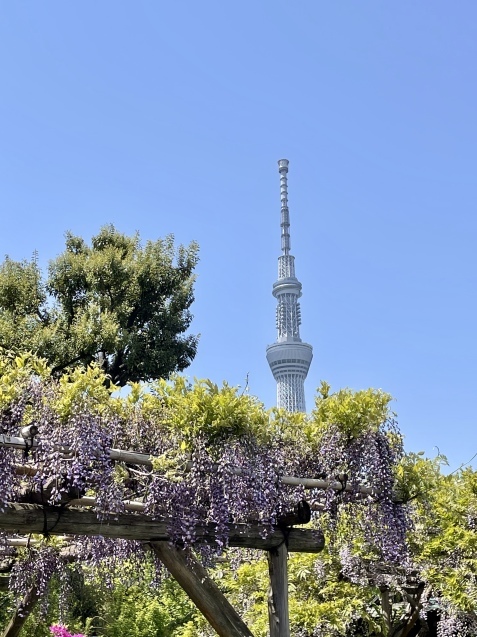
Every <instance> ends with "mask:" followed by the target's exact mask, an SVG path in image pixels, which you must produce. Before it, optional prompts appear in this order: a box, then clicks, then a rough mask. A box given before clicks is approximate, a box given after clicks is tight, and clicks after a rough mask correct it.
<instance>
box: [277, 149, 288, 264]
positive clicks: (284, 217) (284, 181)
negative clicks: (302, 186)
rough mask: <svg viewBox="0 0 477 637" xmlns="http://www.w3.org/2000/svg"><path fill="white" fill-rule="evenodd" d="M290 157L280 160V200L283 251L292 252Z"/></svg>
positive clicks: (285, 252)
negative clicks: (289, 206)
mask: <svg viewBox="0 0 477 637" xmlns="http://www.w3.org/2000/svg"><path fill="white" fill-rule="evenodd" d="M288 163H289V162H288V159H279V160H278V172H279V173H280V201H281V223H280V226H281V229H282V252H283V254H290V213H289V211H288V178H287V175H288Z"/></svg>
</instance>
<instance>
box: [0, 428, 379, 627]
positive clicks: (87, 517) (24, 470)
mask: <svg viewBox="0 0 477 637" xmlns="http://www.w3.org/2000/svg"><path fill="white" fill-rule="evenodd" d="M0 446H7V447H11V448H14V449H25V441H24V440H23V438H19V437H15V436H6V435H3V434H2V435H0ZM61 451H62V452H64V453H65V455H68V454H69V453H70V452H69V450H68V449H67V448H66V447H65V448H62V449H61ZM110 457H111V459H112V460H115V461H122V462H127V463H130V464H136V465H143V466H148V467H151V466H152V463H151V458H150V456H148V455H146V454H139V453H133V452H129V451H122V450H118V449H112V450H111V451H110ZM16 470H17V473H18V474H23V475H32V474H34V473H35V472H36V470H35V469H34V467H31V466H28V465H20V466H17V467H16ZM237 472H239V470H237ZM281 482H282V483H283V484H286V485H291V486H300V485H301V486H303V487H304V488H305V489H327V488H332V489H335V490H337V491H338V490H343V488H344V489H346V490H351V487H350V486H349V485H343V484H342V483H341V482H338V481H336V482H334V481H328V480H321V479H314V478H300V477H295V476H282V478H281ZM360 491H361V493H363V495H369V494H371V493H372V490H371V489H369V488H362V489H360ZM65 504H66V506H65ZM65 504H63V505H62V506H61V507H53V506H46V505H42V504H39V503H37V504H32V503H11V504H9V505H7V507H6V508H5V510H4V511H3V512H2V513H0V529H3V530H5V531H7V532H11V533H17V534H23V535H25V534H27V533H45V532H48V533H49V534H52V535H70V534H74V535H87V536H88V535H89V536H94V535H102V536H103V537H109V538H118V539H119V538H121V539H127V540H138V541H141V542H144V543H146V544H147V545H148V546H150V548H151V550H152V551H154V553H155V554H156V555H157V556H158V558H159V559H160V560H161V562H162V563H163V564H164V565H165V566H166V568H167V569H168V570H169V572H170V573H171V575H172V576H173V577H174V578H175V579H176V580H177V581H178V583H179V584H180V585H181V586H182V588H183V589H184V590H185V592H186V593H187V594H188V596H189V597H190V598H191V599H192V601H193V602H194V603H195V604H196V606H197V607H198V608H199V610H200V611H201V612H202V613H203V614H204V616H205V617H206V619H207V620H208V621H209V623H210V624H211V626H212V627H213V628H214V630H215V631H216V632H217V634H218V635H219V636H220V637H253V635H252V633H251V632H250V630H249V629H248V628H247V626H246V625H245V624H244V622H243V620H242V619H241V618H240V616H239V615H238V613H237V612H236V611H235V610H234V609H233V607H232V606H231V605H230V603H229V602H228V601H227V599H226V598H225V596H224V595H223V594H222V592H221V591H220V590H219V589H218V587H217V586H216V584H215V583H214V582H213V581H212V580H211V579H210V578H209V577H208V575H207V572H206V571H205V569H203V567H202V566H201V565H200V564H199V562H197V560H195V559H194V558H193V556H192V555H191V553H190V552H189V551H183V550H181V549H179V548H176V547H173V546H172V545H171V544H170V541H169V540H170V538H169V534H168V528H169V522H168V520H167V519H166V518H165V519H163V520H160V521H158V520H154V519H152V518H150V517H148V516H146V515H144V514H143V513H142V511H143V510H144V504H143V503H141V502H126V503H125V508H126V509H127V510H129V511H136V512H141V514H140V515H138V514H134V513H123V514H119V515H117V516H115V517H114V519H109V520H107V521H99V520H98V518H97V516H96V514H95V513H94V512H93V511H91V510H87V507H91V506H93V505H94V504H95V501H94V499H93V498H81V499H78V500H71V501H70V502H68V503H65ZM292 517H293V516H292ZM291 519H292V518H291ZM290 524H292V523H291V522H290V520H288V521H287V526H286V527H284V526H276V527H274V528H273V529H271V531H269V532H268V533H267V534H266V535H265V537H264V527H263V524H259V523H249V524H231V525H229V546H232V547H242V548H255V549H260V550H263V551H266V552H267V556H268V565H269V574H270V592H269V600H268V608H269V620H270V637H290V627H289V618H288V573H287V559H288V552H289V551H294V552H307V553H317V552H319V551H321V550H322V549H323V546H324V538H323V535H322V533H321V532H320V531H317V530H313V529H303V528H295V527H292V526H290ZM196 535H197V540H198V541H202V542H214V540H215V531H214V527H213V526H212V525H209V526H204V527H201V528H197V529H196ZM27 597H28V599H27ZM35 599H36V598H35V591H33V590H32V591H28V593H27V596H26V598H25V600H23V603H22V605H21V611H22V612H21V613H19V612H18V611H17V613H16V614H15V615H14V617H13V618H12V620H11V622H10V624H9V626H7V628H6V630H5V631H4V633H3V637H17V635H18V634H19V632H20V630H21V626H22V625H23V621H24V620H25V616H26V615H27V613H28V609H29V607H31V606H32V605H33V604H34V602H35Z"/></svg>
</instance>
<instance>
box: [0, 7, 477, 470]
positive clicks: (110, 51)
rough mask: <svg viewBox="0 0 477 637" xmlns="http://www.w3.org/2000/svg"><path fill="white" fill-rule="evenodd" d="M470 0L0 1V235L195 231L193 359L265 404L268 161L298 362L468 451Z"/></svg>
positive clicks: (476, 30)
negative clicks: (389, 397) (285, 218)
mask: <svg viewBox="0 0 477 637" xmlns="http://www.w3.org/2000/svg"><path fill="white" fill-rule="evenodd" d="M476 62H477V4H476V3H475V1H474V0H461V1H460V2H457V3H455V2H448V1H447V0H445V1H444V0H432V1H431V0H420V1H419V2H415V1H411V0H406V1H404V2H383V1H382V0H366V1H364V2H363V1H358V0H352V1H349V2H344V1H342V2H335V1H333V2H331V1H327V2H325V1H324V0H295V1H291V0H288V1H287V2H285V1H284V0H273V1H271V0H263V1H258V2H257V1H256V0H242V2H224V0H203V1H202V2H195V1H192V0H191V1H189V2H158V1H157V0H154V1H152V0H150V1H146V0H136V1H135V2H124V1H118V0H114V2H113V1H109V0H101V2H92V1H83V2H60V1H55V2H52V1H48V0H45V1H43V2H33V1H31V0H30V1H26V0H25V1H23V2H2V3H1V4H0V121H1V124H0V131H1V132H0V211H1V227H0V255H2V256H3V255H4V254H9V255H10V256H11V257H12V258H17V259H20V258H23V257H26V258H28V257H30V256H31V255H32V253H33V251H34V250H38V252H39V258H40V263H41V264H43V265H45V266H46V264H47V262H48V259H49V258H51V257H53V256H55V255H56V254H58V253H59V252H60V251H61V250H62V246H63V240H64V239H63V235H64V232H65V231H66V230H68V229H69V230H72V231H73V232H75V233H78V234H81V235H83V236H85V237H88V238H89V237H91V235H92V234H95V233H96V232H97V231H98V229H99V227H100V226H101V225H103V224H105V223H114V224H115V225H116V227H117V228H118V229H120V230H122V231H124V232H126V233H133V232H134V231H135V230H138V231H139V232H140V233H141V236H142V237H143V238H144V239H155V238H157V237H159V236H163V235H165V234H168V233H174V234H175V236H176V239H177V241H179V242H189V241H190V240H192V239H195V240H197V241H198V242H199V244H200V247H201V261H200V264H199V267H198V281H197V287H196V302H195V304H194V314H195V320H194V324H193V328H194V330H195V331H197V332H200V333H201V334H202V336H201V341H200V348H199V353H198V356H197V358H196V360H195V362H194V363H193V365H192V367H191V368H190V375H191V376H194V375H195V376H198V377H210V378H211V379H213V380H214V381H217V382H220V381H222V379H227V380H228V381H229V382H230V383H232V384H242V385H243V384H244V382H245V378H246V375H247V374H249V383H250V390H251V392H252V393H254V394H256V395H258V396H259V397H260V399H261V400H263V402H264V403H265V404H266V405H267V406H271V405H273V404H274V401H275V384H274V381H273V378H272V376H271V373H270V371H269V369H268V367H267V363H266V360H265V346H266V345H267V344H268V343H271V342H273V341H274V340H275V318H274V317H275V314H274V313H275V302H274V299H273V297H272V296H271V286H272V283H273V281H274V280H275V278H276V276H277V273H276V265H277V257H278V255H279V245H280V242H279V218H280V214H279V213H280V200H279V180H278V172H277V164H276V162H277V160H278V159H280V158H281V157H286V158H288V159H289V160H290V173H289V189H290V196H289V201H290V212H291V223H292V228H291V232H292V252H293V254H294V255H295V257H296V262H297V275H298V278H299V279H300V280H301V281H302V283H303V291H304V294H303V298H302V317H303V324H302V337H303V338H304V340H306V341H307V342H309V343H311V344H312V345H313V346H314V354H315V357H314V361H313V363H312V367H311V370H310V374H309V377H308V380H307V400H308V406H309V408H311V407H312V403H313V396H314V390H315V388H316V387H317V385H318V384H319V381H320V379H327V380H328V381H329V382H330V383H331V384H332V386H333V387H334V388H339V387H344V386H349V387H352V388H355V389H359V388H365V387H369V386H373V387H380V388H382V389H385V390H386V391H389V392H391V393H392V394H393V395H394V396H395V398H396V403H395V408H396V410H397V412H398V414H399V422H400V426H401V429H402V430H403V432H404V434H405V435H406V443H407V447H408V448H409V449H412V450H416V451H417V450H420V449H422V450H425V451H426V452H427V453H428V454H429V455H434V453H435V447H438V448H439V449H440V451H441V452H443V453H446V454H447V455H448V457H449V459H450V461H451V464H452V466H453V467H455V466H457V465H458V464H459V463H460V462H464V461H467V460H468V459H469V458H470V457H471V456H472V455H473V453H475V452H477V437H476V435H475V432H476V418H477V416H476V400H475V396H476V386H477V369H476V358H477V346H476V325H477V316H476V314H477V311H476V310H477V302H476V282H477V281H476V278H477V274H476V231H477V221H476V199H477V180H476V168H477V165H476V164H477V161H476V159H477V117H476V113H477V81H476Z"/></svg>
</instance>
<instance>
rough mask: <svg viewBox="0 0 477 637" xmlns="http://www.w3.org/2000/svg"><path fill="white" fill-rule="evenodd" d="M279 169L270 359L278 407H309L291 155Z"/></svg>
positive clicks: (308, 347)
mask: <svg viewBox="0 0 477 637" xmlns="http://www.w3.org/2000/svg"><path fill="white" fill-rule="evenodd" d="M278 170H279V172H280V199H281V224H280V225H281V234H282V254H281V256H279V257H278V280H277V281H276V282H275V283H274V284H273V290H272V294H273V296H274V297H275V298H276V299H277V331H278V336H277V342H276V343H274V344H273V345H269V346H268V347H267V361H268V364H269V365H270V369H271V370H272V374H273V376H274V378H275V380H276V381H277V407H284V408H285V409H287V410H288V411H306V407H305V378H306V376H307V374H308V370H309V368H310V363H311V359H312V358H313V348H312V346H311V345H308V343H303V342H302V340H301V338H300V324H301V315H300V304H299V303H298V299H299V298H300V296H301V283H300V282H299V281H298V279H297V278H296V276H295V257H293V256H292V255H291V254H290V213H289V211H288V183H287V173H288V159H280V160H279V162H278Z"/></svg>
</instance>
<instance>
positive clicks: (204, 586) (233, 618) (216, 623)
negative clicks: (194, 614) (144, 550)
mask: <svg viewBox="0 0 477 637" xmlns="http://www.w3.org/2000/svg"><path fill="white" fill-rule="evenodd" d="M151 547H152V550H153V551H154V552H155V554H156V555H157V556H158V558H159V559H160V560H161V562H162V563H163V564H164V566H165V567H166V568H167V570H168V571H169V572H170V573H171V575H172V576H173V577H174V579H175V580H177V582H178V583H179V584H180V585H181V586H182V588H183V589H184V590H185V592H186V593H187V595H188V596H189V597H190V598H191V600H192V601H193V602H194V604H195V605H196V606H197V608H198V609H199V610H200V612H201V613H202V614H203V615H204V617H205V618H206V619H207V621H208V622H209V624H210V625H211V626H212V628H213V629H214V630H215V631H216V632H217V634H218V635H220V637H253V635H252V633H251V632H250V631H249V629H248V628H247V626H246V625H245V624H244V622H243V621H242V619H241V618H240V616H239V615H238V613H237V612H236V611H235V610H234V609H233V607H232V605H231V604H230V603H229V601H228V600H227V599H226V598H225V596H224V595H223V593H222V592H221V591H220V589H219V588H218V587H217V585H216V584H215V583H214V582H213V581H212V580H211V579H210V577H209V576H208V574H207V571H206V570H205V569H204V568H203V567H202V565H201V564H199V562H198V561H197V560H196V559H195V558H194V557H193V556H192V555H191V553H190V552H189V551H183V550H180V549H176V548H174V547H173V546H171V545H170V544H169V543H168V542H151Z"/></svg>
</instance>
